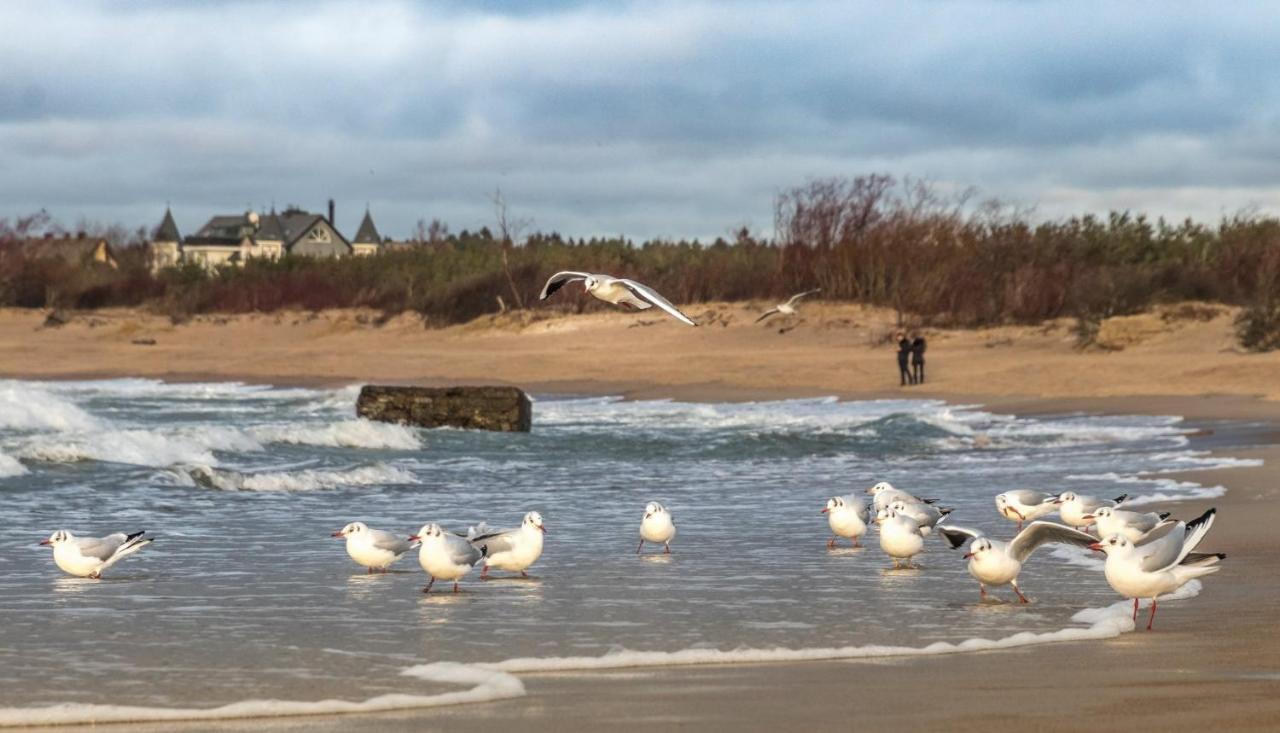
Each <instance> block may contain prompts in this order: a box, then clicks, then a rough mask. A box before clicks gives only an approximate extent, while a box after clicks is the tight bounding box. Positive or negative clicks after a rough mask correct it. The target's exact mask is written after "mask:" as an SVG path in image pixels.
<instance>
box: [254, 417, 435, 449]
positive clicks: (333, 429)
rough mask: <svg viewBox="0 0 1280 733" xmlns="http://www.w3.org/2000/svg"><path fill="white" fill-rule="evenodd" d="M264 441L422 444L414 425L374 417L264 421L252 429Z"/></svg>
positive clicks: (332, 444) (401, 446)
mask: <svg viewBox="0 0 1280 733" xmlns="http://www.w3.org/2000/svg"><path fill="white" fill-rule="evenodd" d="M250 433H251V434H252V435H253V437H254V438H256V439H257V440H259V441H261V442H263V443H291V444H295V445H314V446H319V447H325V448H368V449H395V450H416V449H418V448H421V447H422V441H421V440H420V439H419V438H418V434H417V432H416V431H415V430H414V429H413V428H408V427H405V426H403V425H391V424H388V423H378V422H373V421H371V420H364V419H355V420H342V421H340V422H335V423H330V424H327V425H297V424H288V425H263V426H258V427H254V428H252V429H251V430H250Z"/></svg>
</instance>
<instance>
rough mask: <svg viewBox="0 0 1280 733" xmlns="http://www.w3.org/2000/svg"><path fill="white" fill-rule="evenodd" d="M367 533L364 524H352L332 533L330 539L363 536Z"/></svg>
mask: <svg viewBox="0 0 1280 733" xmlns="http://www.w3.org/2000/svg"><path fill="white" fill-rule="evenodd" d="M368 531H369V525H367V524H365V523H364V522H352V523H351V524H348V525H347V526H345V527H343V528H342V529H340V530H338V531H337V532H334V533H333V534H332V535H330V536H331V537H350V536H351V535H358V534H363V533H365V532H368Z"/></svg>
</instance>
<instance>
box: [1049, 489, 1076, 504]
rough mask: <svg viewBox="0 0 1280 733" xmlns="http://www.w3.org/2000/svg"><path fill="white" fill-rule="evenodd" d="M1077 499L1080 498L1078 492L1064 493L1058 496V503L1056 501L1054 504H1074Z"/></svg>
mask: <svg viewBox="0 0 1280 733" xmlns="http://www.w3.org/2000/svg"><path fill="white" fill-rule="evenodd" d="M1077 498H1078V497H1077V496H1076V492H1074V491H1064V492H1063V493H1061V494H1059V495H1058V500H1057V501H1055V502H1053V503H1054V504H1067V503H1069V502H1073V501H1075V500H1076V499H1077Z"/></svg>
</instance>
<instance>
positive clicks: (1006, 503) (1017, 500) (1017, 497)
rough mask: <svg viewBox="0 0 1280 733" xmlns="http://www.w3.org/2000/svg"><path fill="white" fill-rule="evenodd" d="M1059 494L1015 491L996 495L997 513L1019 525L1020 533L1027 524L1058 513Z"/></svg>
mask: <svg viewBox="0 0 1280 733" xmlns="http://www.w3.org/2000/svg"><path fill="white" fill-rule="evenodd" d="M1057 498H1058V495H1057V494H1049V493H1046V492H1044V491H1033V490H1031V489H1014V490H1013V491H1006V492H1004V493H1003V494H997V495H996V511H998V512H1000V516H1002V517H1004V518H1005V519H1008V520H1010V521H1013V522H1017V523H1018V531H1019V532H1021V531H1022V525H1023V524H1024V523H1026V522H1034V521H1035V520H1037V519H1039V518H1041V517H1047V516H1049V515H1050V514H1053V513H1054V512H1056V511H1058V504H1057Z"/></svg>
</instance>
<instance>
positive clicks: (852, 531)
mask: <svg viewBox="0 0 1280 733" xmlns="http://www.w3.org/2000/svg"><path fill="white" fill-rule="evenodd" d="M822 513H823V514H825V515H827V524H829V525H831V534H833V535H835V537H832V538H831V539H829V540H827V549H828V550H829V549H831V548H833V547H835V546H836V538H837V537H844V538H846V539H849V540H852V541H853V546H854V547H862V543H861V542H859V538H860V537H862V535H864V534H866V533H867V522H869V521H871V514H870V512H869V511H868V510H867V505H866V504H865V503H863V501H862V500H861V499H859V498H858V497H856V496H853V495H850V496H833V497H831V498H830V499H827V507H826V508H825V509H823V510H822Z"/></svg>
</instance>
